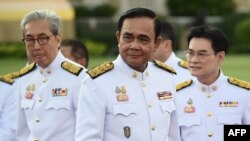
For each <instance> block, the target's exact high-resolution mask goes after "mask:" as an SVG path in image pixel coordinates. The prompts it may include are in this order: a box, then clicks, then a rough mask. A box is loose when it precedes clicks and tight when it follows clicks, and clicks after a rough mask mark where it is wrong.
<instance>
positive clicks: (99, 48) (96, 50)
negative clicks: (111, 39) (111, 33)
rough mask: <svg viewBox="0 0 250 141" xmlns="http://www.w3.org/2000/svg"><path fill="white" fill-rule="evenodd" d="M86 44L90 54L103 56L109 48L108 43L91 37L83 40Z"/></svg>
mask: <svg viewBox="0 0 250 141" xmlns="http://www.w3.org/2000/svg"><path fill="white" fill-rule="evenodd" d="M83 43H84V44H85V45H86V47H87V50H88V53H89V55H91V56H102V55H103V54H104V53H105V52H106V51H107V49H108V47H107V45H106V44H105V43H102V42H96V41H93V40H90V39H86V40H84V41H83Z"/></svg>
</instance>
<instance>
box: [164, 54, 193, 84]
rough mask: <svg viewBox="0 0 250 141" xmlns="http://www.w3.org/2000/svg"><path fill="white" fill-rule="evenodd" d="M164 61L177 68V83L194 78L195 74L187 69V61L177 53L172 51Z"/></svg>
mask: <svg viewBox="0 0 250 141" xmlns="http://www.w3.org/2000/svg"><path fill="white" fill-rule="evenodd" d="M164 63H165V64H167V65H169V66H171V67H172V68H174V69H175V71H176V73H177V75H176V76H175V82H176V84H179V83H181V82H183V81H185V80H188V79H192V77H193V76H192V75H191V74H190V72H189V71H188V69H187V62H186V61H183V60H182V59H180V58H178V57H177V56H176V55H175V53H172V54H171V55H170V56H169V57H168V59H167V60H166V61H165V62H164Z"/></svg>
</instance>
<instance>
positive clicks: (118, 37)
mask: <svg viewBox="0 0 250 141" xmlns="http://www.w3.org/2000/svg"><path fill="white" fill-rule="evenodd" d="M115 36H116V40H117V42H118V46H119V44H120V32H119V31H116V33H115Z"/></svg>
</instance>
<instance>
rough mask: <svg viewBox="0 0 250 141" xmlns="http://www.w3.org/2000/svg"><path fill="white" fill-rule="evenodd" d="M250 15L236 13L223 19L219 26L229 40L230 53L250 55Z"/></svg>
mask: <svg viewBox="0 0 250 141" xmlns="http://www.w3.org/2000/svg"><path fill="white" fill-rule="evenodd" d="M249 19H250V14H247V13H235V14H231V15H227V16H224V17H223V22H221V23H220V24H218V27H219V28H221V29H222V30H223V31H224V33H225V34H226V36H227V38H228V42H229V44H230V47H229V52H230V53H245V54H246V53H250V40H249V39H248V38H249V36H250V31H249V30H250V25H249V24H250V23H249Z"/></svg>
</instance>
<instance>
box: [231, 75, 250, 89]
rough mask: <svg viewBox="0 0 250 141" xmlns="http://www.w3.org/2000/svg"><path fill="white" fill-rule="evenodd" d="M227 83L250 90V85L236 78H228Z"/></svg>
mask: <svg viewBox="0 0 250 141" xmlns="http://www.w3.org/2000/svg"><path fill="white" fill-rule="evenodd" d="M227 81H228V82H229V83H230V84H232V85H235V86H238V87H241V88H244V89H247V90H250V83H249V82H246V81H243V80H239V79H236V78H228V79H227Z"/></svg>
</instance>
